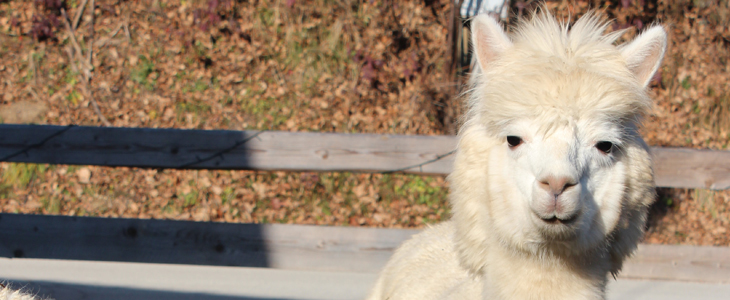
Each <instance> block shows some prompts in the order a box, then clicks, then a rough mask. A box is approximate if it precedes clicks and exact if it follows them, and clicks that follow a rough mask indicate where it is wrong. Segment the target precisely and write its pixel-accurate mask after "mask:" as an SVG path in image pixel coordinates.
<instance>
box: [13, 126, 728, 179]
mask: <svg viewBox="0 0 730 300" xmlns="http://www.w3.org/2000/svg"><path fill="white" fill-rule="evenodd" d="M455 145H456V137H454V136H413V135H410V136H409V135H378V134H341V133H310V132H279V131H228V130H179V129H152V128H100V127H82V126H51V125H0V161H10V162H29V163H50V164H72V165H98V166H126V167H144V168H178V169H250V170H286V171H355V172H404V173H417V174H448V173H449V172H450V171H451V167H452V164H453V155H452V154H453V150H454V148H455ZM652 154H653V156H654V159H655V162H654V165H655V173H656V184H657V185H658V186H662V187H678V188H709V189H728V188H730V152H729V151H710V150H694V149H683V148H657V147H654V148H652Z"/></svg>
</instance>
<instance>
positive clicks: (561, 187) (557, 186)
mask: <svg viewBox="0 0 730 300" xmlns="http://www.w3.org/2000/svg"><path fill="white" fill-rule="evenodd" d="M538 184H539V185H540V188H542V189H544V190H546V191H548V192H549V193H551V194H553V195H554V196H556V197H557V196H558V195H560V194H562V193H563V192H564V191H565V190H567V189H569V188H571V187H573V186H575V185H576V184H578V182H577V181H576V180H573V179H572V178H569V177H556V176H548V177H545V178H543V179H542V180H540V181H539V182H538Z"/></svg>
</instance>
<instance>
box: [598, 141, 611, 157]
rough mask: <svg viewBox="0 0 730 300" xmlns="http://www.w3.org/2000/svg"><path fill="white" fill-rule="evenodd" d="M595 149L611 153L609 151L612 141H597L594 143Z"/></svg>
mask: <svg viewBox="0 0 730 300" xmlns="http://www.w3.org/2000/svg"><path fill="white" fill-rule="evenodd" d="M596 149H598V151H601V152H603V153H605V154H609V153H611V151H613V143H611V142H606V141H603V142H598V143H596Z"/></svg>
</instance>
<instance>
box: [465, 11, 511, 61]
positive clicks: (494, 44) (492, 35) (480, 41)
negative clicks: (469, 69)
mask: <svg viewBox="0 0 730 300" xmlns="http://www.w3.org/2000/svg"><path fill="white" fill-rule="evenodd" d="M471 29H472V33H471V40H472V43H473V44H474V53H475V54H476V57H477V62H478V63H479V66H480V67H481V68H482V70H486V66H487V64H489V63H490V62H492V61H493V60H494V59H495V58H497V56H499V55H500V54H502V52H504V51H505V50H507V49H508V48H509V47H510V46H512V42H511V41H510V39H509V37H507V35H506V34H505V33H504V30H502V26H501V25H499V23H497V21H496V20H494V19H493V18H492V17H490V16H489V15H488V14H481V15H477V16H476V17H474V19H473V20H472V22H471Z"/></svg>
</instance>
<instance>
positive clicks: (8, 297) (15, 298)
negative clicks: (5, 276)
mask: <svg viewBox="0 0 730 300" xmlns="http://www.w3.org/2000/svg"><path fill="white" fill-rule="evenodd" d="M0 300H38V298H36V297H35V296H34V295H32V294H28V293H24V292H22V291H19V290H13V289H11V288H9V287H6V286H0Z"/></svg>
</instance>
